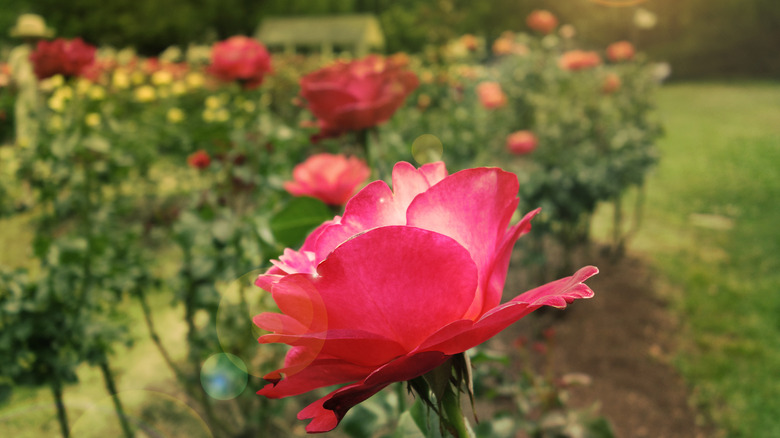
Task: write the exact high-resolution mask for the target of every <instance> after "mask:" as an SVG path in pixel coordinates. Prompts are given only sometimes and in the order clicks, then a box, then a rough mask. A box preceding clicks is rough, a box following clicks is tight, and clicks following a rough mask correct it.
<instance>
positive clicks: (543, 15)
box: [525, 9, 558, 35]
mask: <svg viewBox="0 0 780 438" xmlns="http://www.w3.org/2000/svg"><path fill="white" fill-rule="evenodd" d="M525 22H526V24H527V25H528V27H529V28H531V30H534V31H536V32H539V33H543V34H545V35H547V34H548V33H550V32H552V31H553V30H555V27H556V26H558V19H557V18H555V15H553V14H552V12H550V11H545V10H542V9H537V10H535V11H533V12H531V13H530V14H529V15H528V18H527V19H526V20H525Z"/></svg>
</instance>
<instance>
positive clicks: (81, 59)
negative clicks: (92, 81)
mask: <svg viewBox="0 0 780 438" xmlns="http://www.w3.org/2000/svg"><path fill="white" fill-rule="evenodd" d="M95 50H96V49H95V46H92V45H89V44H87V43H85V42H84V41H83V40H82V39H81V38H74V39H72V40H66V39H63V38H57V39H56V40H54V41H46V40H42V41H39V42H38V46H37V47H36V48H35V51H34V52H32V53H31V54H30V61H31V62H32V64H33V70H34V71H35V76H37V77H38V79H46V78H48V77H51V76H54V75H57V74H61V75H63V76H65V77H73V76H79V75H81V74H82V73H83V72H84V70H85V69H86V68H87V67H89V66H90V65H91V64H92V63H93V62H94V61H95Z"/></svg>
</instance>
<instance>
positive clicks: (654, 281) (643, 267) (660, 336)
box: [502, 249, 711, 438]
mask: <svg viewBox="0 0 780 438" xmlns="http://www.w3.org/2000/svg"><path fill="white" fill-rule="evenodd" d="M589 252H590V253H591V254H590V255H589V256H588V257H585V258H583V257H579V259H580V260H583V261H584V262H583V263H585V262H586V263H591V264H594V265H596V266H598V267H599V269H600V273H599V275H597V276H595V277H594V278H592V279H591V280H589V282H588V284H589V285H590V286H591V287H592V289H593V290H594V292H595V293H596V295H595V297H594V298H592V299H590V300H585V301H578V302H575V303H573V304H572V305H570V306H569V307H568V308H567V309H566V310H564V311H557V310H552V311H542V312H537V313H536V314H535V316H534V317H531V318H527V319H526V320H524V321H521V322H520V323H519V324H518V326H517V329H516V330H508V331H507V333H506V335H505V336H504V337H503V338H502V340H503V341H504V345H506V347H505V348H511V347H509V346H508V345H507V344H510V343H511V342H512V341H513V338H512V337H513V336H514V337H516V336H518V334H525V335H527V336H529V337H531V336H532V335H533V334H534V333H539V332H541V331H543V330H544V329H546V328H548V327H553V328H554V330H555V335H554V339H553V340H552V341H551V342H550V345H551V347H552V348H551V352H550V355H551V357H552V359H553V363H554V365H553V368H554V369H555V374H556V375H558V376H562V375H565V374H569V373H584V374H586V375H587V376H590V377H591V379H592V383H591V384H590V385H586V386H581V387H576V388H572V389H571V390H570V391H569V394H570V396H571V399H570V403H569V405H570V407H575V408H576V407H579V408H585V407H589V406H592V405H593V404H594V403H598V404H599V405H600V413H601V414H602V415H604V416H605V417H606V418H607V419H608V420H609V421H610V423H611V424H612V427H613V431H614V432H615V436H616V437H635V438H640V437H668V438H674V437H681V438H682V437H685V438H690V437H699V436H711V430H710V429H707V428H706V426H703V425H702V424H700V423H701V422H702V421H701V418H700V416H699V415H698V414H697V412H696V410H695V409H694V408H693V407H691V406H690V404H689V401H688V400H689V398H690V394H691V392H690V391H691V390H690V388H689V387H688V386H687V385H686V383H685V382H684V381H683V379H682V378H681V377H680V375H679V373H678V372H677V371H676V369H675V368H674V367H673V365H672V363H671V361H672V360H673V358H674V355H675V351H676V345H675V339H676V338H675V334H676V333H678V329H679V324H678V321H676V320H675V319H674V317H673V316H672V313H671V312H670V311H669V310H668V309H667V304H666V302H665V300H664V299H663V291H662V290H661V288H663V287H664V283H663V281H662V280H661V279H660V278H657V277H656V276H655V275H654V274H653V272H652V270H651V268H649V266H648V263H646V262H645V261H644V260H643V259H642V258H640V257H638V256H633V255H632V256H626V257H624V258H622V259H620V260H617V261H614V260H613V259H612V258H611V257H610V256H606V255H604V254H603V252H604V251H599V250H595V249H594V250H592V251H589ZM599 252H602V254H599ZM510 275H511V272H510ZM518 277H520V275H519V274H515V275H514V278H513V277H511V276H510V278H509V280H508V283H507V291H512V290H514V289H513V287H514V286H513V284H514V283H517V282H519V281H520V280H521V279H519V278H518ZM510 345H511V344H510Z"/></svg>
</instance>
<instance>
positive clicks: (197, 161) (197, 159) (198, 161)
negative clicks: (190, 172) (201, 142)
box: [187, 149, 211, 170]
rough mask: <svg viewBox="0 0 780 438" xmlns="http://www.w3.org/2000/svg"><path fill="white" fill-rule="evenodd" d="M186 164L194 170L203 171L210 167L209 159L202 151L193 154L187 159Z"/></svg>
mask: <svg viewBox="0 0 780 438" xmlns="http://www.w3.org/2000/svg"><path fill="white" fill-rule="evenodd" d="M187 164H189V165H190V166H192V167H194V168H196V169H201V170H202V169H205V168H207V167H209V165H211V157H209V154H208V153H206V151H204V150H203V149H201V150H199V151H196V152H193V153H192V154H190V156H189V157H187Z"/></svg>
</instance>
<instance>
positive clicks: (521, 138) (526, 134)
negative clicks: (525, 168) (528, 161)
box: [506, 131, 538, 155]
mask: <svg viewBox="0 0 780 438" xmlns="http://www.w3.org/2000/svg"><path fill="white" fill-rule="evenodd" d="M537 143H538V141H537V140H536V136H535V135H534V133H533V132H531V131H516V132H513V133H511V134H509V136H507V138H506V148H507V150H508V151H509V152H511V153H513V154H516V155H524V154H530V153H531V152H533V151H534V149H536V144H537Z"/></svg>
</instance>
